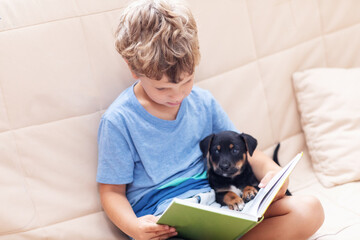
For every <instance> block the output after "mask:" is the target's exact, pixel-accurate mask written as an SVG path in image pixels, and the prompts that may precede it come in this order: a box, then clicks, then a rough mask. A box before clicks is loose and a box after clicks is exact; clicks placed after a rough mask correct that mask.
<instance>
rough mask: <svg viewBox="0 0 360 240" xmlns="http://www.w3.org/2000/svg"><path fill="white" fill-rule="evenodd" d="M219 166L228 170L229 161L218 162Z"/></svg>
mask: <svg viewBox="0 0 360 240" xmlns="http://www.w3.org/2000/svg"><path fill="white" fill-rule="evenodd" d="M219 167H220V168H221V170H223V171H226V170H229V168H230V163H229V162H222V163H220V164H219Z"/></svg>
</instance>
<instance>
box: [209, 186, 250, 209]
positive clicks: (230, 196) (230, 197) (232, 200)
mask: <svg viewBox="0 0 360 240" xmlns="http://www.w3.org/2000/svg"><path fill="white" fill-rule="evenodd" d="M216 198H217V202H219V203H221V204H222V205H227V206H228V207H229V209H231V210H236V211H241V210H243V208H244V206H245V203H244V200H243V199H242V198H241V197H239V195H237V194H236V193H234V192H232V191H228V192H219V193H216Z"/></svg>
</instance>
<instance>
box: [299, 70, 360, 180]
mask: <svg viewBox="0 0 360 240" xmlns="http://www.w3.org/2000/svg"><path fill="white" fill-rule="evenodd" d="M293 81H294V87H295V92H296V96H297V101H298V107H299V110H300V113H301V124H302V127H303V130H304V133H305V137H306V141H307V145H308V148H309V153H310V156H311V159H312V163H313V166H314V170H315V172H316V175H317V177H318V178H319V180H320V182H321V183H322V184H323V185H324V186H326V187H332V186H335V185H339V184H343V183H347V182H351V181H356V180H360V147H359V146H360V145H359V143H360V94H359V90H360V68H354V69H330V68H318V69H310V70H306V71H303V72H296V73H294V75H293Z"/></svg>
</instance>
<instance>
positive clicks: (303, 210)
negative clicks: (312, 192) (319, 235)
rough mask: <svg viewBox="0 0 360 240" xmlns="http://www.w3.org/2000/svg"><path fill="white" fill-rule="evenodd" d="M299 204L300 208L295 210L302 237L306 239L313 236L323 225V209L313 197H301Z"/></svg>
mask: <svg viewBox="0 0 360 240" xmlns="http://www.w3.org/2000/svg"><path fill="white" fill-rule="evenodd" d="M299 203H300V204H301V206H298V208H297V214H298V217H299V218H300V219H299V221H298V222H299V223H300V224H302V225H303V226H302V227H303V228H302V231H299V234H302V235H303V237H305V238H308V237H310V236H311V235H313V234H314V233H315V232H316V231H317V230H318V229H319V228H320V227H321V225H322V224H323V222H324V219H325V215H324V209H323V207H322V205H321V202H320V201H319V199H317V198H316V197H313V196H301V198H300V201H299Z"/></svg>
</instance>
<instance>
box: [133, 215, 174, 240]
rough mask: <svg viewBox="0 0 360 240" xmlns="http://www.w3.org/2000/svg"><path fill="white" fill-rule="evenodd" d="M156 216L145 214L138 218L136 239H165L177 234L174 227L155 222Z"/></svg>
mask: <svg viewBox="0 0 360 240" xmlns="http://www.w3.org/2000/svg"><path fill="white" fill-rule="evenodd" d="M157 220H158V217H155V216H153V215H146V216H143V217H139V218H138V225H137V232H136V235H135V236H133V237H134V238H135V239H136V240H143V239H146V240H147V239H156V240H157V239H167V238H170V237H173V236H176V235H177V232H176V229H175V228H173V227H169V226H167V225H159V224H156V221H157Z"/></svg>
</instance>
